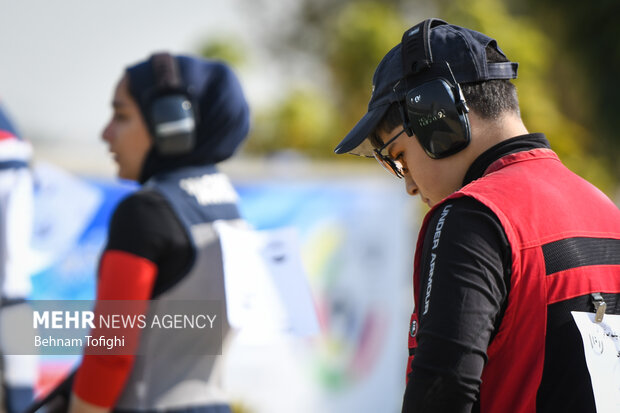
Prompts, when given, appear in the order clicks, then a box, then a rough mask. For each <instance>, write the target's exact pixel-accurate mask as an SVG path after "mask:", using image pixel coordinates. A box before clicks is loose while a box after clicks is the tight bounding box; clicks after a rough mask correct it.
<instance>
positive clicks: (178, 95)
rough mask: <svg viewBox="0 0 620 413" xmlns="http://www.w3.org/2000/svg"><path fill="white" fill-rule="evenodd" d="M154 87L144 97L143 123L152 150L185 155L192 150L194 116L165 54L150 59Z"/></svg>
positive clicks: (172, 60)
mask: <svg viewBox="0 0 620 413" xmlns="http://www.w3.org/2000/svg"><path fill="white" fill-rule="evenodd" d="M151 67H152V70H153V75H154V77H155V86H154V88H153V89H152V90H151V91H150V93H148V94H147V105H146V107H147V112H148V113H147V114H146V115H147V116H146V117H147V124H148V126H149V130H150V132H151V135H152V136H153V140H154V144H155V148H156V150H157V151H158V152H159V153H160V154H161V155H164V156H177V155H183V154H186V153H189V152H191V151H192V149H193V148H194V144H195V140H196V138H195V135H196V115H195V108H194V105H193V104H192V101H191V99H190V96H189V94H188V93H187V92H186V91H185V90H184V89H183V80H182V78H181V75H180V70H179V66H178V63H177V61H176V59H175V58H174V57H173V56H171V55H170V54H168V53H158V54H155V55H153V56H152V57H151Z"/></svg>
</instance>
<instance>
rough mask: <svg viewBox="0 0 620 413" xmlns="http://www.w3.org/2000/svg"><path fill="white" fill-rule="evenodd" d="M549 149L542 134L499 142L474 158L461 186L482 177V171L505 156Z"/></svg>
mask: <svg viewBox="0 0 620 413" xmlns="http://www.w3.org/2000/svg"><path fill="white" fill-rule="evenodd" d="M549 147H550V146H549V141H548V140H547V138H545V135H544V134H542V133H530V134H527V135H521V136H516V137H514V138H510V139H508V140H505V141H503V142H500V143H498V144H497V145H495V146H492V147H491V148H489V149H487V150H486V151H484V152H483V153H482V154H481V155H480V156H479V157H478V158H476V160H475V161H474V162H473V163H472V164H471V166H470V167H469V169H468V170H467V173H466V174H465V178H464V179H463V186H465V185H467V184H469V183H470V182H472V181H474V180H476V179H478V178H480V177H482V175H483V174H484V171H486V170H487V168H488V167H489V166H490V165H491V164H492V163H493V162H495V161H496V160H498V159H500V158H502V157H504V156H506V155H510V154H511V153H516V152H521V151H530V150H532V149H538V148H549Z"/></svg>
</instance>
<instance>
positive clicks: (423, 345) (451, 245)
mask: <svg viewBox="0 0 620 413" xmlns="http://www.w3.org/2000/svg"><path fill="white" fill-rule="evenodd" d="M510 268H511V254H510V244H509V243H508V240H507V238H506V235H505V233H504V230H503V228H502V226H501V224H500V222H499V220H498V218H497V217H496V216H495V215H494V214H493V213H492V212H491V211H490V210H489V209H488V208H487V207H486V206H484V205H483V204H481V203H480V202H478V201H476V200H474V199H472V198H467V197H464V198H458V199H454V200H452V201H450V202H448V203H447V204H445V205H442V206H440V207H439V208H438V209H437V210H436V211H435V213H434V215H433V217H432V218H431V220H430V222H429V225H428V229H427V232H426V234H425V241H424V247H423V251H422V260H421V267H420V271H421V272H420V291H416V292H415V294H417V295H418V305H419V308H418V309H417V312H418V317H419V321H420V323H419V330H418V334H417V339H418V347H417V350H416V353H415V357H414V360H413V364H412V367H413V370H412V372H411V373H410V376H409V381H408V385H407V388H406V391H405V396H404V401H403V412H416V413H421V412H433V413H441V412H450V413H455V412H471V411H472V409H473V408H474V405H475V404H476V400H477V398H478V392H479V387H480V383H481V381H480V376H481V374H482V369H483V367H484V364H485V363H486V361H487V356H486V350H487V347H488V345H489V342H490V340H491V339H492V337H493V335H494V333H495V331H496V329H497V326H498V325H499V321H500V319H501V316H502V312H503V308H504V305H505V302H506V298H507V295H508V291H509V286H510V279H509V277H510Z"/></svg>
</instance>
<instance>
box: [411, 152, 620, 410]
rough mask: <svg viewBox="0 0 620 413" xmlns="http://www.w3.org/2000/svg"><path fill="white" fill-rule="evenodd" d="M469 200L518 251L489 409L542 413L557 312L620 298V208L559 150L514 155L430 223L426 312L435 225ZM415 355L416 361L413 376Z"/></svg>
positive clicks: (490, 370) (487, 370)
mask: <svg viewBox="0 0 620 413" xmlns="http://www.w3.org/2000/svg"><path fill="white" fill-rule="evenodd" d="M463 196H468V197H472V198H475V199H476V200H478V201H479V202H481V203H482V204H484V205H486V206H487V207H488V208H489V209H490V210H491V211H493V213H494V214H495V215H496V216H497V217H498V219H499V221H500V222H501V224H502V227H503V229H504V232H505V233H506V237H507V239H508V242H509V243H510V246H511V250H512V269H511V270H512V273H511V279H510V292H509V295H508V304H507V306H506V311H505V313H504V316H503V319H502V321H501V323H500V326H499V330H498V332H497V334H496V336H495V337H494V338H493V339H492V341H491V343H490V344H489V347H488V350H487V355H488V362H487V364H486V366H485V367H484V370H483V372H482V384H481V387H480V411H481V412H482V413H488V412H493V413H495V412H497V413H504V412H513V413H529V412H535V411H536V394H537V390H538V386H539V384H540V382H541V378H542V374H543V364H544V357H545V334H546V326H547V306H548V305H550V304H554V303H557V302H560V301H564V300H568V299H570V298H574V297H578V296H582V295H586V294H591V293H597V292H601V293H620V265H618V264H619V262H618V251H619V246H620V210H618V208H617V207H616V205H614V203H613V202H612V201H611V200H610V199H609V198H607V197H606V196H605V195H604V194H603V193H602V192H600V191H599V190H598V189H597V188H595V187H594V186H593V185H591V184H590V183H588V182H587V181H585V180H584V179H582V178H580V177H579V176H577V175H575V174H574V173H572V172H571V171H570V170H568V169H567V168H566V167H565V166H564V165H563V164H562V163H561V162H560V160H559V159H558V157H557V155H556V154H555V153H554V152H553V151H551V150H550V149H534V150H531V151H524V152H518V153H515V154H511V155H507V156H505V157H503V158H501V159H499V160H497V161H495V162H494V163H493V164H491V165H490V166H489V168H488V169H487V170H486V171H485V173H484V176H483V177H482V178H480V179H477V180H475V181H473V182H472V183H470V184H468V185H467V186H465V187H463V188H462V189H461V190H459V191H457V192H455V193H454V194H452V195H451V196H449V197H448V198H446V199H445V200H444V201H442V202H441V203H440V204H438V205H436V206H435V207H434V208H433V209H432V210H431V211H430V212H429V213H428V214H427V215H426V217H425V219H424V222H423V224H422V228H421V230H420V235H419V238H418V243H417V248H416V254H415V268H414V299H415V311H416V312H417V311H418V310H417V309H418V308H419V302H420V299H419V293H420V265H421V258H422V257H421V255H422V249H423V243H424V238H425V234H426V230H427V227H428V222H429V220H430V217H431V216H432V215H433V213H434V212H435V211H436V209H437V208H440V207H441V205H444V204H445V203H446V202H448V201H449V200H450V199H453V198H457V197H463ZM610 251H613V253H611V254H610V253H609V252H610ZM417 322H418V318H417V314H416V313H415V312H414V314H413V315H412V324H411V331H410V335H409V348H410V354H413V352H414V349H415V348H416V347H417V340H416V337H415V335H416V333H417V329H418V325H417ZM413 357H414V356H413V355H411V356H410V357H409V360H408V367H407V376H409V373H411V369H412V368H411V362H412V361H413ZM413 374H415V372H413Z"/></svg>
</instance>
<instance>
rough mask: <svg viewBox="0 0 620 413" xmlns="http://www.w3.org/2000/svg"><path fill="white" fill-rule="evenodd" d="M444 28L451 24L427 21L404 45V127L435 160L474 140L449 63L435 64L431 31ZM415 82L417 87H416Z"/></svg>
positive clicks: (407, 35) (408, 34) (407, 36)
mask: <svg viewBox="0 0 620 413" xmlns="http://www.w3.org/2000/svg"><path fill="white" fill-rule="evenodd" d="M443 24H447V23H446V22H445V21H443V20H439V19H428V20H425V21H423V22H422V23H419V24H417V25H416V26H414V27H412V28H411V29H409V30H407V31H406V32H405V33H404V34H403V38H402V43H401V44H402V46H401V47H402V59H403V73H404V77H405V86H406V96H405V100H404V101H403V102H402V105H403V107H402V110H401V114H402V115H403V125H404V127H405V130H406V131H407V134H408V135H409V136H412V135H415V136H416V138H417V139H418V141H419V142H420V145H421V146H422V148H424V151H425V152H426V154H427V155H428V156H430V157H431V158H433V159H440V158H445V157H446V156H450V155H452V154H454V153H457V152H459V151H460V150H462V149H464V148H465V147H466V146H467V145H468V144H469V142H470V140H471V131H470V127H469V118H468V117H467V112H468V111H469V109H468V108H467V104H466V102H465V98H464V97H463V92H462V90H461V87H460V85H459V84H458V83H457V81H456V79H455V78H454V74H453V73H452V70H451V69H450V65H449V64H448V63H447V62H442V63H435V62H433V57H432V50H431V44H430V30H431V29H432V28H433V27H436V26H440V25H443ZM414 78H415V79H416V81H417V82H416V83H417V84H416V85H415V86H412V81H413V79H414ZM424 78H427V79H428V80H427V81H423V80H422V79H424Z"/></svg>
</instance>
